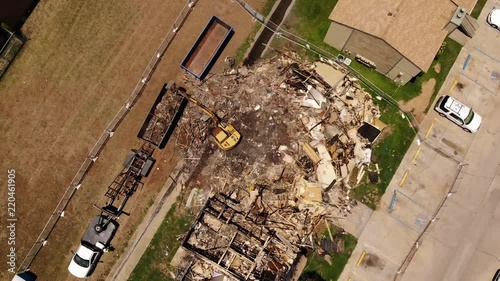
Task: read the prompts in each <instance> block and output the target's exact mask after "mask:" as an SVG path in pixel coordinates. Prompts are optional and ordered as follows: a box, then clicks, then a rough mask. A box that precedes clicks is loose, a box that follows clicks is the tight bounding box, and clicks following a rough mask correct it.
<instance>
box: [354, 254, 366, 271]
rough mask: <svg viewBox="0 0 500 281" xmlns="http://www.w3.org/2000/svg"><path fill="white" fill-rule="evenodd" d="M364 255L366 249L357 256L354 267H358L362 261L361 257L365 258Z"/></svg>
mask: <svg viewBox="0 0 500 281" xmlns="http://www.w3.org/2000/svg"><path fill="white" fill-rule="evenodd" d="M365 255H366V251H363V252H362V253H361V256H359V259H358V263H357V264H356V267H358V266H359V265H360V264H361V262H362V261H363V259H364V258H365Z"/></svg>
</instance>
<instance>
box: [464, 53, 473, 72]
mask: <svg viewBox="0 0 500 281" xmlns="http://www.w3.org/2000/svg"><path fill="white" fill-rule="evenodd" d="M470 58H471V55H470V54H469V55H468V56H467V58H466V59H465V62H464V66H463V67H462V69H463V70H465V69H466V68H467V65H468V64H469V61H470Z"/></svg>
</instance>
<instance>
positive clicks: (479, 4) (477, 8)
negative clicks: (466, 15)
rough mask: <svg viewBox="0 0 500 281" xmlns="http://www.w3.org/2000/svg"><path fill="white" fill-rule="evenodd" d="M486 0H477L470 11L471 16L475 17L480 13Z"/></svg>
mask: <svg viewBox="0 0 500 281" xmlns="http://www.w3.org/2000/svg"><path fill="white" fill-rule="evenodd" d="M486 1H487V0H477V2H476V6H474V9H472V12H471V13H470V15H471V17H473V18H475V19H477V18H478V17H479V15H480V14H481V11H482V10H483V8H484V5H485V4H486Z"/></svg>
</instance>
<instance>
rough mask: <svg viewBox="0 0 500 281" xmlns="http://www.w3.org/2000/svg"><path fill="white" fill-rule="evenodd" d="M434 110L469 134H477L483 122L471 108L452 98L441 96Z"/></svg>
mask: <svg viewBox="0 0 500 281" xmlns="http://www.w3.org/2000/svg"><path fill="white" fill-rule="evenodd" d="M434 110H436V111H437V112H438V113H439V115H441V116H443V117H446V118H448V119H449V120H451V121H452V122H453V123H455V124H457V125H458V126H460V127H462V129H463V130H464V131H466V132H469V133H475V132H477V130H478V129H479V127H481V122H482V120H483V119H482V118H481V116H479V114H477V113H475V112H474V111H473V110H472V109H471V108H470V107H467V106H466V105H464V104H463V103H461V102H459V101H458V100H456V99H454V98H452V97H450V96H441V97H440V98H439V99H438V101H437V102H436V105H435V106H434Z"/></svg>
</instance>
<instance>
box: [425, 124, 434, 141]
mask: <svg viewBox="0 0 500 281" xmlns="http://www.w3.org/2000/svg"><path fill="white" fill-rule="evenodd" d="M432 128H434V122H432V123H431V125H430V126H429V129H427V133H425V138H427V137H428V136H429V134H430V133H431V131H432Z"/></svg>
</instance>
